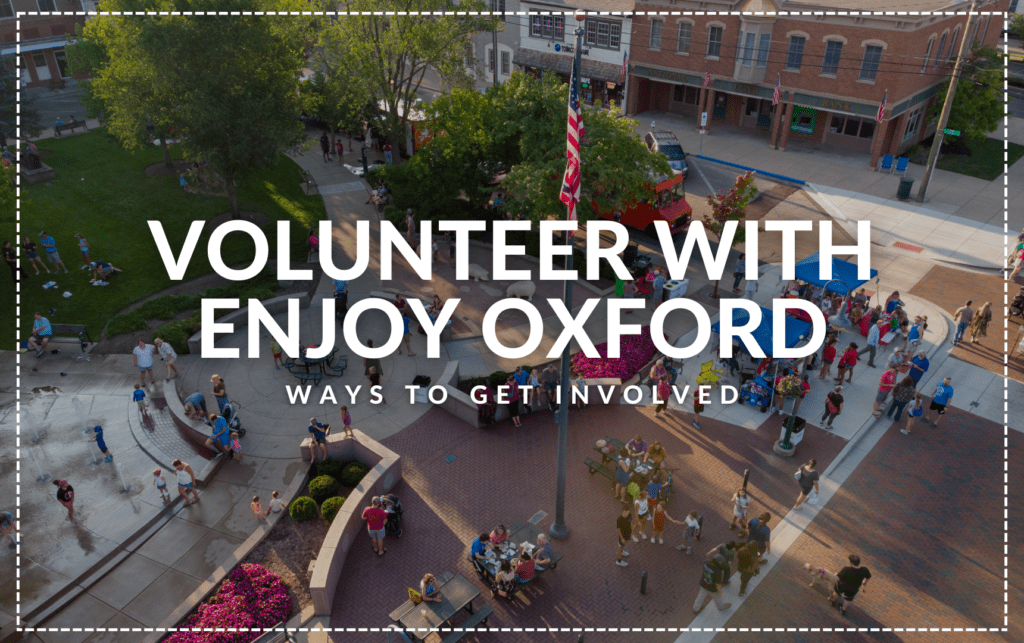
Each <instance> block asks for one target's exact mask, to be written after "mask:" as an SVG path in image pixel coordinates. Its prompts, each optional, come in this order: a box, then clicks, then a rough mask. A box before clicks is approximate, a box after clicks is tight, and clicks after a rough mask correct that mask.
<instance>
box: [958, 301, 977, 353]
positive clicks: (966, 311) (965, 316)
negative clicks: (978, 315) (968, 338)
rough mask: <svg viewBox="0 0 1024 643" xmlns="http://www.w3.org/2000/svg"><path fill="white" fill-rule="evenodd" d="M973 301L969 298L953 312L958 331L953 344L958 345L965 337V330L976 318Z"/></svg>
mask: <svg viewBox="0 0 1024 643" xmlns="http://www.w3.org/2000/svg"><path fill="white" fill-rule="evenodd" d="M972 303H973V302H972V301H971V300H970V299H968V300H967V303H966V304H964V305H963V306H961V307H959V308H957V309H956V312H955V313H953V321H954V322H956V333H955V334H954V335H953V346H956V345H957V344H959V343H960V341H961V340H962V339H963V338H964V331H966V330H967V327H968V326H970V325H971V322H972V321H973V320H974V309H973V308H971V304H972Z"/></svg>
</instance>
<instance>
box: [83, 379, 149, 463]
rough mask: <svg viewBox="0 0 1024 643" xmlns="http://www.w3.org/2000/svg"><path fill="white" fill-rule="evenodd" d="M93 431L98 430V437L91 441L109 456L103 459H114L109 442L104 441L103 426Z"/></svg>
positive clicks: (106, 460)
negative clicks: (108, 446)
mask: <svg viewBox="0 0 1024 643" xmlns="http://www.w3.org/2000/svg"><path fill="white" fill-rule="evenodd" d="M136 386H138V384H136ZM93 431H95V432H96V437H94V438H91V439H90V440H89V441H90V442H95V443H96V446H97V447H99V449H100V453H102V454H103V455H105V456H107V457H105V458H103V461H104V462H110V461H111V460H113V459H114V456H112V455H110V451H109V450H108V449H107V443H106V442H104V441H103V427H102V426H97V427H96V428H94V429H93Z"/></svg>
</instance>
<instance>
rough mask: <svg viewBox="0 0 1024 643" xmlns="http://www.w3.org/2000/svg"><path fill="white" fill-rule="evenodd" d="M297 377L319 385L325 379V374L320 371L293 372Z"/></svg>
mask: <svg viewBox="0 0 1024 643" xmlns="http://www.w3.org/2000/svg"><path fill="white" fill-rule="evenodd" d="M292 375H294V376H295V377H296V379H299V380H302V381H303V382H309V381H312V382H313V384H314V385H319V384H320V380H322V379H323V377H324V376H323V375H322V374H320V373H292Z"/></svg>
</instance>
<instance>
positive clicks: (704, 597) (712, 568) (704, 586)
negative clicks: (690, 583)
mask: <svg viewBox="0 0 1024 643" xmlns="http://www.w3.org/2000/svg"><path fill="white" fill-rule="evenodd" d="M723 563H724V559H723V558H722V556H720V555H717V554H716V555H715V556H712V557H711V558H709V559H708V560H706V561H705V562H704V568H703V569H702V570H701V577H700V592H699V593H698V594H697V600H695V601H694V602H693V613H694V614H699V613H700V612H701V610H703V609H704V606H705V605H707V603H708V597H709V596H710V597H711V598H712V599H713V600H714V601H715V607H717V608H718V611H720V612H723V611H725V610H727V609H729V608H730V607H732V603H726V602H725V600H724V599H723V598H722V585H723V584H724V578H723V576H724V573H725V571H724V566H723Z"/></svg>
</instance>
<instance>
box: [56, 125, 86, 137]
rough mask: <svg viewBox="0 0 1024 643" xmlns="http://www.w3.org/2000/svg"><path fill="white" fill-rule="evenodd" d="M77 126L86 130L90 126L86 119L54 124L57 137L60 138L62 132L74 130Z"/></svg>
mask: <svg viewBox="0 0 1024 643" xmlns="http://www.w3.org/2000/svg"><path fill="white" fill-rule="evenodd" d="M77 127H84V128H85V131H87V132H88V131H89V126H88V125H86V124H85V121H71V122H70V123H61V124H59V125H54V126H53V133H54V135H55V136H56V137H57V138H60V135H61V133H62V132H74V131H75V128H77Z"/></svg>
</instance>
